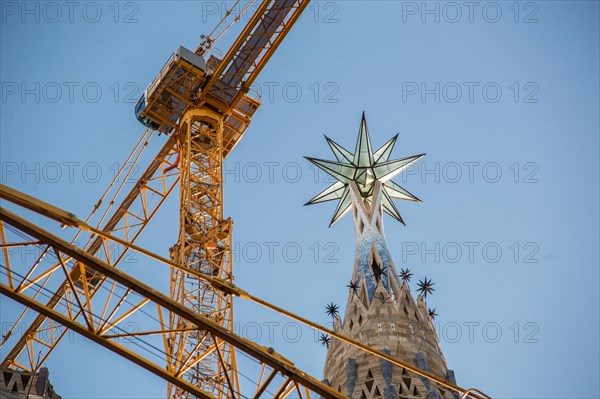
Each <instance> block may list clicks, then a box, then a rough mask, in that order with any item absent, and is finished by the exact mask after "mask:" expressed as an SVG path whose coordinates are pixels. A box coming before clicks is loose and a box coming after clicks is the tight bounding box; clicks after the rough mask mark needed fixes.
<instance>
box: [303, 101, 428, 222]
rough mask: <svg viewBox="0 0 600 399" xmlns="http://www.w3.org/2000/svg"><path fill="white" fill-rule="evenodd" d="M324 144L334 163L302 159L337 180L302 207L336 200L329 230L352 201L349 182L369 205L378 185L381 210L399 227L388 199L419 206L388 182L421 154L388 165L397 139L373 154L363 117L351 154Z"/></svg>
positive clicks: (336, 146)
mask: <svg viewBox="0 0 600 399" xmlns="http://www.w3.org/2000/svg"><path fill="white" fill-rule="evenodd" d="M325 139H326V140H327V143H328V144H329V146H330V147H331V150H332V151H333V154H334V155H335V157H336V159H337V161H325V160H322V159H316V158H309V157H306V159H308V160H309V161H310V162H312V163H313V164H315V165H316V166H317V167H318V168H320V169H322V170H323V171H325V172H327V173H328V174H329V175H331V176H333V177H334V178H335V179H337V182H335V183H334V184H332V185H331V186H330V187H328V188H327V189H325V190H324V191H323V192H321V193H320V194H319V195H317V196H316V197H314V198H313V199H311V200H310V201H308V202H307V203H306V204H305V205H312V204H317V203H319V202H325V201H333V200H339V202H338V206H337V208H336V210H335V212H334V214H333V218H332V219H331V223H330V224H329V226H330V227H331V226H332V225H333V224H335V222H337V221H338V220H339V219H340V218H341V217H342V216H344V215H345V214H346V213H347V212H348V211H349V210H350V209H351V207H352V198H351V195H350V182H354V183H355V184H356V186H357V187H358V191H359V193H360V195H361V197H362V198H363V199H364V201H365V202H367V203H368V204H369V205H371V203H372V201H373V196H374V188H375V183H376V182H378V181H379V182H381V184H382V190H381V191H382V194H383V198H382V207H383V211H384V212H385V213H387V214H388V215H390V216H392V217H393V218H394V219H396V220H398V221H399V222H400V223H402V224H405V223H404V220H402V217H401V216H400V213H399V212H398V209H396V206H395V205H394V203H393V202H392V198H397V199H402V200H408V201H415V202H421V201H420V200H419V199H418V198H417V197H415V196H414V195H412V194H411V193H409V192H408V191H406V190H405V189H403V188H402V187H400V186H399V185H398V184H396V183H394V182H393V181H391V179H392V178H393V177H394V176H396V175H397V174H398V173H400V172H401V171H402V170H404V169H405V168H407V167H408V166H409V165H412V164H413V163H415V162H416V161H418V160H419V159H421V158H423V157H424V156H425V154H420V155H414V156H411V157H407V158H401V159H396V160H392V161H390V155H391V153H392V149H393V148H394V144H396V140H397V139H398V135H396V136H394V137H393V138H392V139H391V140H390V141H388V142H387V143H385V144H384V145H383V146H382V147H381V148H380V149H378V150H377V151H375V152H373V149H372V147H371V138H370V137H369V130H368V128H367V121H366V119H365V113H364V112H363V114H362V120H361V122H360V129H359V132H358V140H357V141H356V149H355V150H354V154H352V153H350V151H348V150H346V149H344V148H343V147H342V146H341V145H339V144H337V143H336V142H334V141H333V140H331V139H330V138H329V137H327V136H325Z"/></svg>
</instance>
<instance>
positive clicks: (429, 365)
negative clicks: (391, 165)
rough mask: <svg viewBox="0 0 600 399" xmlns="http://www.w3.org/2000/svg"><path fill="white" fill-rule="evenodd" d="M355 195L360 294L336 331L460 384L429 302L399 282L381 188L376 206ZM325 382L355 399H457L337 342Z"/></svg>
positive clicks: (378, 186)
mask: <svg viewBox="0 0 600 399" xmlns="http://www.w3.org/2000/svg"><path fill="white" fill-rule="evenodd" d="M350 194H351V199H352V213H353V216H354V225H355V231H356V242H357V248H356V260H355V264H354V271H353V273H352V281H353V282H358V288H357V289H356V290H354V291H351V292H350V294H349V296H348V301H347V305H346V312H345V315H344V318H343V320H342V319H340V318H336V319H335V320H334V329H335V330H336V331H337V332H339V333H341V334H342V335H344V336H346V337H349V338H351V339H355V340H357V341H360V342H362V343H363V344H365V345H368V346H370V347H373V348H376V349H380V350H381V351H383V352H385V353H387V354H389V355H391V356H393V357H396V358H398V359H401V360H403V361H405V362H407V363H412V364H413V365H415V366H417V367H419V368H420V369H422V370H425V371H429V372H430V373H432V374H435V375H437V376H439V377H442V378H443V379H446V380H447V381H448V382H451V383H455V382H456V381H455V380H454V373H453V372H452V371H451V370H448V366H447V364H446V360H445V358H444V355H443V354H442V351H441V349H440V346H439V342H438V337H437V334H436V332H435V328H434V325H433V322H432V320H431V317H430V316H429V314H428V311H427V306H426V303H425V300H424V299H423V297H422V296H418V297H417V299H416V300H415V298H414V297H413V295H412V294H411V291H410V289H409V287H408V285H407V284H405V283H403V282H400V280H399V279H398V277H397V276H398V273H397V271H396V268H395V266H394V263H393V262H392V259H391V257H390V254H389V251H388V248H387V244H386V242H385V238H384V234H383V223H382V206H381V199H382V195H381V184H380V183H378V182H377V183H375V187H374V195H373V197H372V200H371V204H369V202H367V201H365V200H364V199H363V198H362V197H361V196H360V192H359V190H358V189H357V187H356V184H355V183H353V182H351V183H350ZM324 378H325V380H326V382H327V383H328V384H330V385H331V387H333V388H335V389H337V390H338V391H340V392H342V393H343V394H345V395H347V396H348V397H349V398H352V399H375V398H383V399H399V398H428V399H429V398H431V399H433V398H440V399H441V398H449V399H450V398H454V396H453V395H452V394H451V393H449V392H446V390H445V389H444V388H440V387H437V386H436V385H435V384H434V383H432V382H430V381H428V380H427V379H424V378H421V377H419V376H417V375H415V374H412V373H410V372H408V371H407V370H404V369H402V368H401V367H398V366H394V365H392V364H391V363H389V362H387V361H385V360H382V359H380V358H378V357H375V356H373V355H370V354H368V353H366V352H364V351H361V350H360V349H357V348H355V347H353V346H350V345H348V344H346V343H343V342H340V341H338V340H336V339H333V340H332V341H331V343H330V345H329V350H328V353H327V357H326V361H325V368H324Z"/></svg>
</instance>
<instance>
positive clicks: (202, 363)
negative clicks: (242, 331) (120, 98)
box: [2, 0, 308, 397]
mask: <svg viewBox="0 0 600 399" xmlns="http://www.w3.org/2000/svg"><path fill="white" fill-rule="evenodd" d="M238 3H239V1H238V2H236V4H234V5H233V7H232V10H233V9H235V8H236V7H237V6H238ZM252 3H253V2H250V3H249V4H247V5H246V6H245V7H244V8H243V10H242V12H246V11H247V10H249V8H250V5H251V4H252ZM307 5H308V0H276V1H262V2H261V3H260V4H259V5H258V6H257V7H256V11H255V12H254V14H253V15H252V17H251V18H250V19H249V21H248V23H247V24H246V25H245V27H244V28H243V30H242V32H241V33H240V34H239V36H238V37H237V39H236V40H235V41H234V43H233V45H232V46H231V47H230V48H229V51H227V53H226V54H225V56H224V57H223V58H222V59H220V58H219V57H217V56H216V55H215V51H214V45H215V42H216V41H217V40H218V39H219V38H220V37H221V36H222V35H223V34H224V33H225V32H226V30H227V29H228V28H229V27H230V26H231V23H229V24H228V22H227V17H228V16H229V14H230V13H227V15H226V16H225V18H224V19H223V20H222V21H221V22H220V23H219V24H218V25H217V27H216V28H215V30H213V32H212V33H211V34H210V35H208V36H205V37H203V40H202V43H200V45H199V46H198V48H197V49H196V50H195V51H190V50H188V49H186V48H184V47H179V48H178V49H177V50H176V51H175V52H174V53H173V55H172V56H171V57H170V58H169V59H168V60H167V62H166V64H165V65H164V67H163V68H162V69H161V71H160V72H159V74H158V75H157V77H156V78H155V79H154V81H153V82H152V83H150V85H149V86H148V87H147V88H146V90H145V91H144V93H143V95H142V97H141V98H140V100H139V101H138V103H137V104H136V106H135V115H136V117H137V118H138V120H139V121H140V122H141V123H142V124H143V125H145V126H146V127H147V128H148V130H147V131H146V133H145V135H144V136H143V137H142V139H141V140H140V141H139V142H138V145H137V146H136V148H135V149H134V151H133V152H132V153H131V155H130V157H129V158H128V160H127V163H128V164H129V166H130V167H129V169H133V168H132V167H131V164H132V163H134V164H136V163H137V161H138V160H139V159H140V157H141V153H142V152H143V151H144V150H145V149H146V147H147V145H146V144H147V142H148V140H150V138H151V136H152V135H153V131H157V132H159V133H164V134H167V135H168V136H169V137H168V139H167V142H166V144H165V145H164V147H163V148H162V149H161V151H159V153H158V154H157V156H156V157H155V158H154V160H153V161H152V162H151V163H150V165H149V167H148V168H147V169H146V171H145V172H144V173H143V175H142V176H141V178H140V179H139V181H138V183H137V184H136V185H135V186H134V187H133V189H132V190H131V191H130V193H129V194H128V195H127V196H126V197H125V199H124V200H123V201H122V202H121V204H120V205H118V206H116V204H115V205H113V203H114V201H115V199H116V198H112V199H110V204H111V206H110V207H109V208H110V209H106V210H105V212H104V214H103V215H102V218H101V221H100V223H105V224H104V225H102V224H99V225H98V227H101V228H102V230H103V231H105V232H111V233H116V234H119V235H120V236H121V237H123V238H125V239H126V240H127V241H128V242H135V240H136V238H137V237H138V236H139V234H140V233H141V231H142V230H143V229H144V228H145V227H146V226H147V224H148V222H149V221H150V220H151V218H152V216H153V215H154V214H155V213H156V211H157V210H158V208H159V207H160V206H161V205H162V204H163V203H164V201H165V200H166V198H167V197H168V196H169V194H170V193H171V192H172V191H173V190H174V188H175V186H176V185H177V183H179V187H180V201H181V204H180V205H181V206H180V232H179V237H177V241H176V243H175V245H174V246H173V247H172V248H171V249H170V253H171V258H172V260H173V261H175V262H177V263H178V264H180V265H185V266H187V267H188V268H190V269H193V270H197V271H199V272H201V273H205V274H209V275H211V276H214V277H218V278H222V279H224V280H226V281H229V282H232V281H233V273H232V262H231V231H232V227H233V223H232V221H231V219H229V218H225V217H224V216H223V185H222V170H221V168H222V163H223V160H224V159H225V157H226V156H227V155H228V154H229V152H230V151H231V150H232V149H233V147H235V145H236V144H237V142H238V141H239V140H240V139H241V137H242V135H243V134H244V132H245V130H246V129H247V127H248V125H249V124H250V121H251V119H252V116H253V115H254V113H255V112H256V110H257V109H258V107H259V106H260V101H259V100H258V99H257V98H253V97H252V96H250V95H249V94H248V92H249V88H250V85H251V84H252V83H253V82H254V80H255V79H256V77H257V76H258V74H259V73H260V71H261V70H262V69H263V67H264V66H265V65H266V63H267V62H268V61H269V59H270V57H271V56H272V55H273V53H274V52H275V51H276V50H277V47H278V46H279V44H280V43H281V42H282V40H283V39H284V37H285V36H286V34H287V33H288V32H289V31H290V29H291V28H292V26H293V25H294V23H295V22H296V21H297V20H298V18H299V16H300V15H301V14H302V12H303V10H304V9H305V8H306V6H307ZM238 19H239V16H238ZM175 157H176V159H175ZM173 159H175V160H173ZM177 169H178V171H179V173H178V176H177V173H176V172H177ZM172 171H175V172H172ZM120 173H127V171H124V170H121V171H120ZM121 177H122V178H123V176H121ZM123 180H127V179H126V178H123ZM116 184H117V183H116V180H115V181H113V183H111V185H110V187H109V190H110V189H113V190H112V191H111V192H116V195H118V194H119V193H120V192H121V190H122V189H123V186H122V185H121V186H119V187H115V185H116ZM109 190H107V192H106V193H105V194H104V195H103V197H102V198H101V199H100V200H99V201H98V203H97V205H96V207H95V211H96V210H97V209H98V208H99V207H100V206H101V205H102V203H103V201H106V200H108V196H109ZM116 195H115V197H116ZM149 196H152V197H158V200H157V201H155V202H152V203H151V202H150V201H149ZM91 216H92V215H90V218H91ZM90 218H88V219H87V220H90ZM104 221H105V222H104ZM85 250H86V252H87V253H89V254H91V255H95V256H97V257H99V258H100V259H103V260H105V261H107V262H108V263H109V264H111V266H113V267H116V266H118V264H119V263H120V262H121V260H122V259H123V257H124V255H125V251H126V250H123V251H120V253H119V255H117V256H116V257H115V255H113V254H110V253H109V251H108V250H107V249H106V248H103V247H102V240H101V239H100V238H99V237H90V241H88V243H87V245H86V246H85ZM44 255H45V254H42V257H43V256H44ZM81 270H83V271H81ZM81 270H80V268H79V267H78V265H77V264H75V265H74V267H73V271H72V272H71V273H70V276H69V277H70V278H71V279H72V280H73V282H74V284H75V285H74V287H70V286H69V284H68V283H69V281H68V279H66V280H65V281H64V282H63V284H61V285H60V287H59V288H58V289H56V291H55V293H54V295H53V296H52V297H51V298H50V300H49V301H48V302H47V304H46V305H47V306H48V308H50V309H57V308H58V307H59V306H58V305H60V303H61V301H63V300H64V298H65V297H66V296H70V295H74V293H73V290H83V291H85V296H86V299H85V300H84V302H86V303H87V301H88V300H91V299H92V298H93V297H94V296H95V295H96V293H97V292H98V291H99V289H100V288H101V287H102V286H103V284H104V280H105V277H104V276H102V275H100V274H99V273H97V272H95V271H93V270H91V269H90V268H89V267H84V268H81ZM48 277H49V276H44V277H42V278H41V279H40V280H36V281H32V283H33V285H32V287H34V286H36V285H37V284H39V289H40V290H41V289H42V288H43V287H44V285H45V284H46V282H47V281H48V280H49V279H48ZM170 297H171V298H172V299H173V300H174V301H176V302H177V303H180V304H183V305H184V306H186V307H188V308H190V309H192V310H193V311H194V312H196V313H198V314H201V315H205V316H207V317H210V318H211V320H214V321H215V322H216V323H218V325H219V326H222V327H223V328H225V329H229V330H230V329H231V328H232V317H233V314H232V298H231V296H230V295H224V294H223V293H222V292H220V291H217V290H215V289H214V288H213V287H212V286H211V285H210V284H207V283H206V282H205V281H203V280H201V279H198V278H196V277H195V276H193V275H191V274H190V273H185V272H182V271H181V270H179V269H176V268H173V269H172V271H171V287H170ZM166 318H167V319H166V320H165V321H164V324H165V327H164V330H165V331H166V332H165V333H164V335H165V337H164V340H165V345H164V346H165V352H166V358H167V359H168V363H169V364H168V366H167V368H168V369H169V370H170V371H172V372H173V373H175V374H178V375H181V376H182V378H183V379H184V380H186V381H188V382H190V383H192V384H194V385H195V386H199V387H201V389H202V390H204V391H206V392H209V393H211V394H213V395H215V396H217V397H225V396H229V395H230V394H231V393H232V392H234V391H239V381H238V378H237V374H236V373H235V369H236V363H235V353H234V351H233V349H232V348H231V346H230V345H229V344H228V343H226V342H221V341H219V340H218V339H215V337H213V336H212V335H211V334H206V333H203V332H199V331H191V330H193V329H192V327H191V324H190V322H189V321H187V320H185V319H183V318H181V317H179V316H178V315H177V314H176V313H173V312H170V313H169V314H168V316H166ZM65 331H66V330H65V329H64V328H61V327H60V326H56V325H53V324H52V323H51V322H50V321H49V320H48V319H47V318H46V317H45V316H43V315H39V316H38V317H36V319H35V320H34V322H33V323H32V324H31V326H30V327H29V329H28V331H27V332H26V333H25V334H24V335H23V336H22V337H21V339H20V340H19V341H18V343H17V344H16V345H15V346H14V347H13V348H12V350H11V351H10V352H9V353H8V355H7V356H6V358H5V359H4V360H3V361H2V367H15V368H19V369H23V370H30V371H31V370H34V369H35V368H36V366H37V364H39V363H41V362H43V361H44V360H45V359H46V357H47V356H48V355H49V354H50V352H51V351H52V350H53V349H54V348H55V347H56V345H57V344H58V342H59V341H60V339H61V338H62V336H63V335H64V333H65ZM32 353H35V354H36V355H34V356H33V357H32ZM40 353H41V355H39V354H40ZM182 396H185V394H184V391H183V390H181V389H180V388H178V387H176V386H175V385H170V386H169V397H182Z"/></svg>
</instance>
